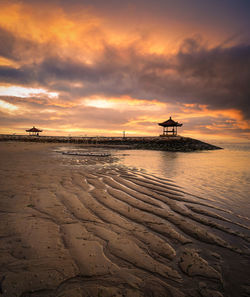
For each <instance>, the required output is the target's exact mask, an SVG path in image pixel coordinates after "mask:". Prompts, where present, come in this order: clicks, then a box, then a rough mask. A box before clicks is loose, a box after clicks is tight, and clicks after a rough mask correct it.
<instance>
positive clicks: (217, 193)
mask: <svg viewBox="0 0 250 297" xmlns="http://www.w3.org/2000/svg"><path fill="white" fill-rule="evenodd" d="M218 145H220V146H222V147H224V150H218V151H202V152H193V153H180V152H176V153H175V152H162V151H148V150H128V151H118V152H117V153H116V154H117V155H118V156H119V157H120V158H121V162H122V164H124V165H126V166H129V167H134V168H138V169H142V170H145V171H146V172H147V173H149V174H153V175H156V176H159V177H164V178H168V179H171V180H173V181H175V182H176V183H177V184H178V185H180V186H182V187H183V188H185V190H186V191H188V192H190V193H192V194H196V195H198V196H202V197H206V198H209V199H213V200H215V201H216V203H217V204H218V205H223V206H224V207H227V208H228V209H230V210H232V211H233V212H235V213H236V214H239V215H243V216H247V217H249V218H250V144H249V143H248V144H225V143H224V144H222V143H220V144H219V143H218Z"/></svg>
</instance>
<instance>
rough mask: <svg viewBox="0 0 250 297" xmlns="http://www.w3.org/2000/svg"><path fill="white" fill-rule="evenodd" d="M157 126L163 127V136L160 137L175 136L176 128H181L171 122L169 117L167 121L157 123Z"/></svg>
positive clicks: (174, 122) (178, 124)
mask: <svg viewBox="0 0 250 297" xmlns="http://www.w3.org/2000/svg"><path fill="white" fill-rule="evenodd" d="M158 125H159V126H162V127H163V134H162V135H160V136H177V127H181V126H182V124H180V123H178V122H176V121H174V120H172V118H171V117H170V118H169V119H168V120H167V121H165V122H163V123H159V124H158ZM169 128H170V130H169ZM171 128H172V129H171Z"/></svg>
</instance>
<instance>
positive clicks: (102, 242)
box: [0, 142, 250, 297]
mask: <svg viewBox="0 0 250 297" xmlns="http://www.w3.org/2000/svg"><path fill="white" fill-rule="evenodd" d="M57 146H58V144H55V143H39V142H33V143H31V142H0V161H1V168H0V188H1V200H0V217H1V227H0V240H1V257H0V267H1V268H0V288H1V291H2V295H3V296H4V297H21V296H22V297H23V296H25V297H45V296H46V297H59V296H60V297H68V296H74V297H87V296H92V297H100V296H105V297H111V296H117V297H123V296H126V297H149V296H150V297H159V296H170V297H184V296H194V297H200V296H202V297H207V296H214V297H222V296H224V297H226V296H227V297H229V296H230V297H236V296H237V297H238V296H244V294H245V295H246V294H248V293H249V289H250V287H249V286H248V285H247V281H248V280H247V277H248V275H249V274H248V273H247V270H249V266H248V263H249V257H250V249H249V243H250V236H249V230H250V227H249V226H245V225H243V224H239V222H236V221H234V215H233V214H232V215H231V217H230V218H229V216H228V212H227V209H219V208H216V207H215V206H214V205H213V203H212V201H208V200H206V199H205V200H204V199H201V198H199V197H193V196H190V195H189V194H187V193H185V192H183V189H181V188H179V187H178V185H177V184H175V183H174V182H173V181H168V180H162V179H160V178H157V176H153V175H151V176H147V175H145V174H143V173H141V172H139V171H135V170H130V169H128V168H126V167H122V166H118V165H116V164H115V163H112V159H111V158H110V157H108V156H107V157H103V158H98V157H96V156H94V157H91V162H89V160H90V159H89V158H88V157H85V156H82V157H81V158H76V157H75V156H71V155H63V154H58V153H56V151H55V149H56V148H57ZM70 146H71V144H69V147H70ZM77 160H78V162H77ZM89 165H91V166H89Z"/></svg>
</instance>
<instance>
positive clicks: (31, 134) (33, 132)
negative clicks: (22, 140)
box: [26, 126, 43, 136]
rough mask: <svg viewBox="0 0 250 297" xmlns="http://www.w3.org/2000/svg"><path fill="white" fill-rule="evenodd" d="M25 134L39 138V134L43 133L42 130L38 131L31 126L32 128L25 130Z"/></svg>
mask: <svg viewBox="0 0 250 297" xmlns="http://www.w3.org/2000/svg"><path fill="white" fill-rule="evenodd" d="M26 132H29V135H30V136H39V133H40V132H43V130H39V129H37V128H35V127H34V126H33V128H31V129H29V130H26Z"/></svg>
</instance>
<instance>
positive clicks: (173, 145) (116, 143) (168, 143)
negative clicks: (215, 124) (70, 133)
mask: <svg viewBox="0 0 250 297" xmlns="http://www.w3.org/2000/svg"><path fill="white" fill-rule="evenodd" d="M0 141H25V142H43V143H49V142H51V143H76V144H83V145H86V146H100V147H102V146H105V147H106V146H107V147H109V148H120V149H122V148H124V149H147V150H161V151H173V152H192V151H197V150H217V149H221V148H220V147H218V146H215V145H212V144H209V143H206V142H202V141H200V140H197V139H193V138H189V137H182V136H177V137H126V138H122V137H61V136H26V135H0Z"/></svg>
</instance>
